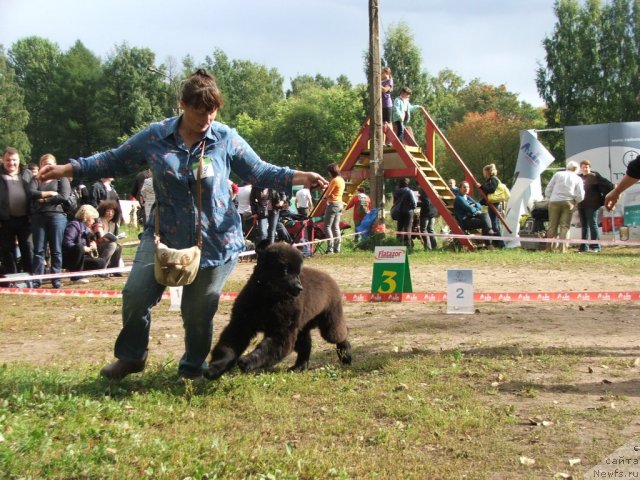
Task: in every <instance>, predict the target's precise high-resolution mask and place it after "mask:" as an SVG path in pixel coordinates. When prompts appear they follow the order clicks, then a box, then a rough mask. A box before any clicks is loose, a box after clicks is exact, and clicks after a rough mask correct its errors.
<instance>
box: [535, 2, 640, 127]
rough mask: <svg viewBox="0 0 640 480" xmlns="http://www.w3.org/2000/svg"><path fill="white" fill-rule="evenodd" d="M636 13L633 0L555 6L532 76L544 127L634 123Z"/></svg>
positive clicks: (636, 68) (636, 62)
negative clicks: (543, 112) (543, 107)
mask: <svg viewBox="0 0 640 480" xmlns="http://www.w3.org/2000/svg"><path fill="white" fill-rule="evenodd" d="M638 9H639V7H638V1H637V0H613V1H612V2H610V3H607V4H605V5H603V3H602V2H601V1H600V0H587V2H586V3H585V5H584V6H581V5H580V3H579V2H578V1H577V0H556V2H555V4H554V10H555V14H556V24H555V27H554V32H553V34H552V35H551V36H550V37H547V38H545V40H544V42H543V45H544V48H545V64H544V65H540V66H539V67H538V70H537V74H536V85H537V87H538V92H539V93H540V96H541V97H542V98H543V99H544V100H545V102H546V104H547V111H546V117H547V121H548V124H549V126H552V127H554V126H565V125H580V124H593V123H606V122H621V121H629V120H636V119H637V117H638V114H639V113H640V110H639V108H638V105H637V104H636V102H635V100H634V99H635V96H636V94H637V93H638V88H640V83H639V80H638V73H639V72H638V59H637V56H638V50H639V46H640V43H639V42H638V38H639V34H638V31H639V25H638Z"/></svg>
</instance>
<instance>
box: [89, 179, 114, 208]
mask: <svg viewBox="0 0 640 480" xmlns="http://www.w3.org/2000/svg"><path fill="white" fill-rule="evenodd" d="M112 181H113V178H101V179H100V180H99V181H97V182H95V183H94V184H93V185H92V186H91V190H90V191H89V203H91V206H92V207H94V208H98V205H100V202H101V201H103V200H115V201H116V202H119V201H120V197H119V196H118V192H116V189H115V188H114V186H113V185H112V184H111V182H112Z"/></svg>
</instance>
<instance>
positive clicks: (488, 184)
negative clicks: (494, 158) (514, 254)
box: [477, 163, 505, 248]
mask: <svg viewBox="0 0 640 480" xmlns="http://www.w3.org/2000/svg"><path fill="white" fill-rule="evenodd" d="M482 176H483V177H484V182H483V183H479V184H477V187H478V188H479V189H480V190H482V191H483V192H484V194H485V195H491V194H492V193H494V192H495V191H496V189H497V188H498V185H500V179H499V178H498V169H497V168H496V165H495V163H490V164H489V165H485V166H484V168H483V169H482ZM480 203H481V204H485V203H486V202H485V201H484V198H483V199H482V201H481V202H480ZM491 205H493V207H494V208H495V210H494V209H493V208H489V219H490V220H491V230H493V231H494V232H495V235H497V236H498V237H501V236H502V229H501V228H500V220H499V219H498V215H497V213H496V211H498V212H502V210H503V205H502V202H497V203H493V202H491ZM495 246H496V247H498V248H504V247H505V243H504V240H496V242H495Z"/></svg>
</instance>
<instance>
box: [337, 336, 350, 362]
mask: <svg viewBox="0 0 640 480" xmlns="http://www.w3.org/2000/svg"><path fill="white" fill-rule="evenodd" d="M336 352H337V353H338V358H339V359H340V362H341V363H342V364H343V365H351V344H350V343H349V342H347V341H346V340H345V341H344V342H341V343H339V344H338V345H337V348H336Z"/></svg>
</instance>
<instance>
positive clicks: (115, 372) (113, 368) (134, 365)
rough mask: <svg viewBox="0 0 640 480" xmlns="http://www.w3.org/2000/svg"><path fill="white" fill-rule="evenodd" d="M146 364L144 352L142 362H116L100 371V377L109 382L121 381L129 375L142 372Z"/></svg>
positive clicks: (145, 353)
mask: <svg viewBox="0 0 640 480" xmlns="http://www.w3.org/2000/svg"><path fill="white" fill-rule="evenodd" d="M146 363H147V352H144V357H143V358H142V360H134V361H125V360H119V359H118V360H116V361H115V362H113V363H112V364H110V365H107V366H106V367H104V368H103V369H102V370H100V375H102V376H103V377H105V378H108V379H109V380H122V379H123V378H124V377H126V376H127V375H129V374H131V373H138V372H141V371H143V370H144V367H145V365H146Z"/></svg>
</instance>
